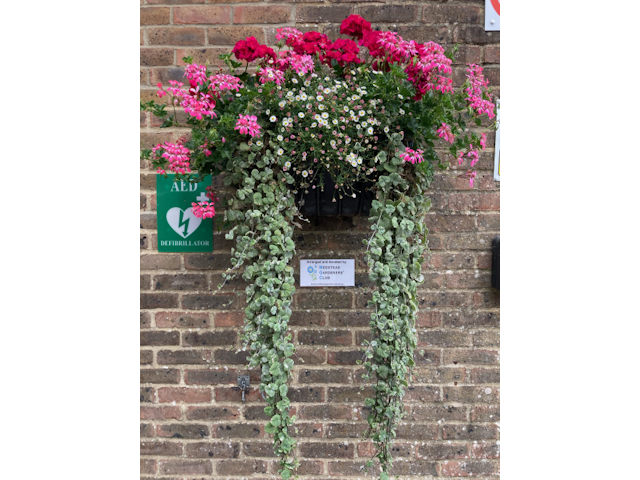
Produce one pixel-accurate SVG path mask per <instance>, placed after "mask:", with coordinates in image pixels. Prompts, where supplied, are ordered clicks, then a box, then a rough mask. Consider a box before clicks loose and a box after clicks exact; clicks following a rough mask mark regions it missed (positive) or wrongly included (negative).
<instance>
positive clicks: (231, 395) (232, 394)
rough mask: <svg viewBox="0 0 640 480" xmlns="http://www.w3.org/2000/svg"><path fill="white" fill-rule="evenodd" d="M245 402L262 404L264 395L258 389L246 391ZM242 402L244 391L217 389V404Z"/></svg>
mask: <svg viewBox="0 0 640 480" xmlns="http://www.w3.org/2000/svg"><path fill="white" fill-rule="evenodd" d="M244 399H245V402H247V403H251V402H261V401H263V400H262V395H261V394H260V390H258V389H257V388H250V389H248V390H245V394H244ZM241 400H242V391H241V390H240V388H238V387H228V388H220V387H218V388H216V402H240V401H241Z"/></svg>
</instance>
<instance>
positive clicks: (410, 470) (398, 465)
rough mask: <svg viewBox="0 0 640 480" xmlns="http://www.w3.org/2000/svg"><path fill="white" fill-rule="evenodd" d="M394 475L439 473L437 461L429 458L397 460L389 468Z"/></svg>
mask: <svg viewBox="0 0 640 480" xmlns="http://www.w3.org/2000/svg"><path fill="white" fill-rule="evenodd" d="M389 474H390V476H392V475H415V476H418V475H419V476H425V475H437V474H438V472H437V470H436V463H435V462H430V461H428V460H397V461H395V462H393V466H392V467H391V469H390V470H389Z"/></svg>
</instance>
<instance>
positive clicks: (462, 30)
mask: <svg viewBox="0 0 640 480" xmlns="http://www.w3.org/2000/svg"><path fill="white" fill-rule="evenodd" d="M453 41H454V42H456V43H458V42H459V43H471V44H474V45H486V44H487V43H499V42H500V32H486V31H485V30H484V25H482V26H480V25H459V26H458V27H456V28H455V30H454V32H453Z"/></svg>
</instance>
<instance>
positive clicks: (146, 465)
mask: <svg viewBox="0 0 640 480" xmlns="http://www.w3.org/2000/svg"><path fill="white" fill-rule="evenodd" d="M156 468H157V466H156V461H155V460H152V459H150V458H141V459H140V474H143V475H144V474H145V473H147V474H149V475H153V474H155V473H156Z"/></svg>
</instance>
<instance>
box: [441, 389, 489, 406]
mask: <svg viewBox="0 0 640 480" xmlns="http://www.w3.org/2000/svg"><path fill="white" fill-rule="evenodd" d="M444 401H445V402H460V403H498V402H499V401H500V390H499V389H498V388H497V387H484V386H483V387H461V386H457V387H444Z"/></svg>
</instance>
